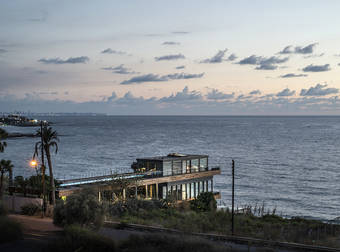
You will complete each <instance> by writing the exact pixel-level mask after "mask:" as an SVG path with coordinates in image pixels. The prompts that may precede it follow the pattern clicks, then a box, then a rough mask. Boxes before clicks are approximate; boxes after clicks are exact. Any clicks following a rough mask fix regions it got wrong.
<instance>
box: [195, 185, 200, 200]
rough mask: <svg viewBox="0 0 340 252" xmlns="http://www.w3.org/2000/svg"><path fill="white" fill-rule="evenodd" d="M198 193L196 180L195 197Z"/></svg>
mask: <svg viewBox="0 0 340 252" xmlns="http://www.w3.org/2000/svg"><path fill="white" fill-rule="evenodd" d="M198 194H199V191H198V182H196V183H195V197H197V196H198Z"/></svg>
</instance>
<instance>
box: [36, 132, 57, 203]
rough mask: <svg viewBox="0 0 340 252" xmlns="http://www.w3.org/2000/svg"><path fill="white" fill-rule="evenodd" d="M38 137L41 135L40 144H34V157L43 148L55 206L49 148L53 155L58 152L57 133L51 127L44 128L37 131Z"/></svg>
mask: <svg viewBox="0 0 340 252" xmlns="http://www.w3.org/2000/svg"><path fill="white" fill-rule="evenodd" d="M37 134H38V136H40V137H41V134H42V142H41V141H39V142H37V143H36V144H35V155H38V152H39V150H40V148H41V145H43V147H44V151H45V154H46V158H47V163H48V168H49V173H50V183H51V187H52V204H53V205H55V183H54V178H53V168H52V159H51V148H54V149H55V153H56V154H57V152H58V142H59V138H58V133H57V131H55V130H53V129H52V127H47V126H44V127H43V129H42V132H41V130H38V131H37Z"/></svg>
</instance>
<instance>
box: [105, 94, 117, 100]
mask: <svg viewBox="0 0 340 252" xmlns="http://www.w3.org/2000/svg"><path fill="white" fill-rule="evenodd" d="M116 99H117V94H116V92H112V94H111V96H109V97H108V98H107V102H112V101H114V100H116Z"/></svg>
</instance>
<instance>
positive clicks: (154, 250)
mask: <svg viewBox="0 0 340 252" xmlns="http://www.w3.org/2000/svg"><path fill="white" fill-rule="evenodd" d="M45 250H46V251H49V252H68V251H81V252H90V251H95V252H101V251H115V252H123V251H124V252H135V251H139V252H158V251H162V252H173V251H181V252H206V251H211V252H222V251H224V252H229V251H235V252H236V251H237V250H231V249H229V248H226V247H225V246H222V245H220V244H216V243H213V242H211V241H208V240H205V239H198V238H194V237H189V236H184V237H183V236H181V237H179V236H169V235H155V234H152V235H143V236H139V235H131V236H130V237H129V238H128V239H126V240H123V241H121V242H119V243H117V244H115V243H114V242H113V240H111V239H109V238H106V237H103V236H100V235H98V234H97V233H96V232H94V231H91V230H89V229H84V228H81V227H80V226H74V225H73V226H68V227H66V228H65V230H64V235H63V237H61V238H59V239H58V240H55V241H53V242H52V243H50V244H49V245H48V247H47V248H46V249H45Z"/></svg>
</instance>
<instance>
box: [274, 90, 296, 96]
mask: <svg viewBox="0 0 340 252" xmlns="http://www.w3.org/2000/svg"><path fill="white" fill-rule="evenodd" d="M293 95H295V90H290V89H289V88H285V89H283V90H282V91H280V92H278V93H277V94H276V96H279V97H280V96H281V97H282V96H284V97H287V96H293Z"/></svg>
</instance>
